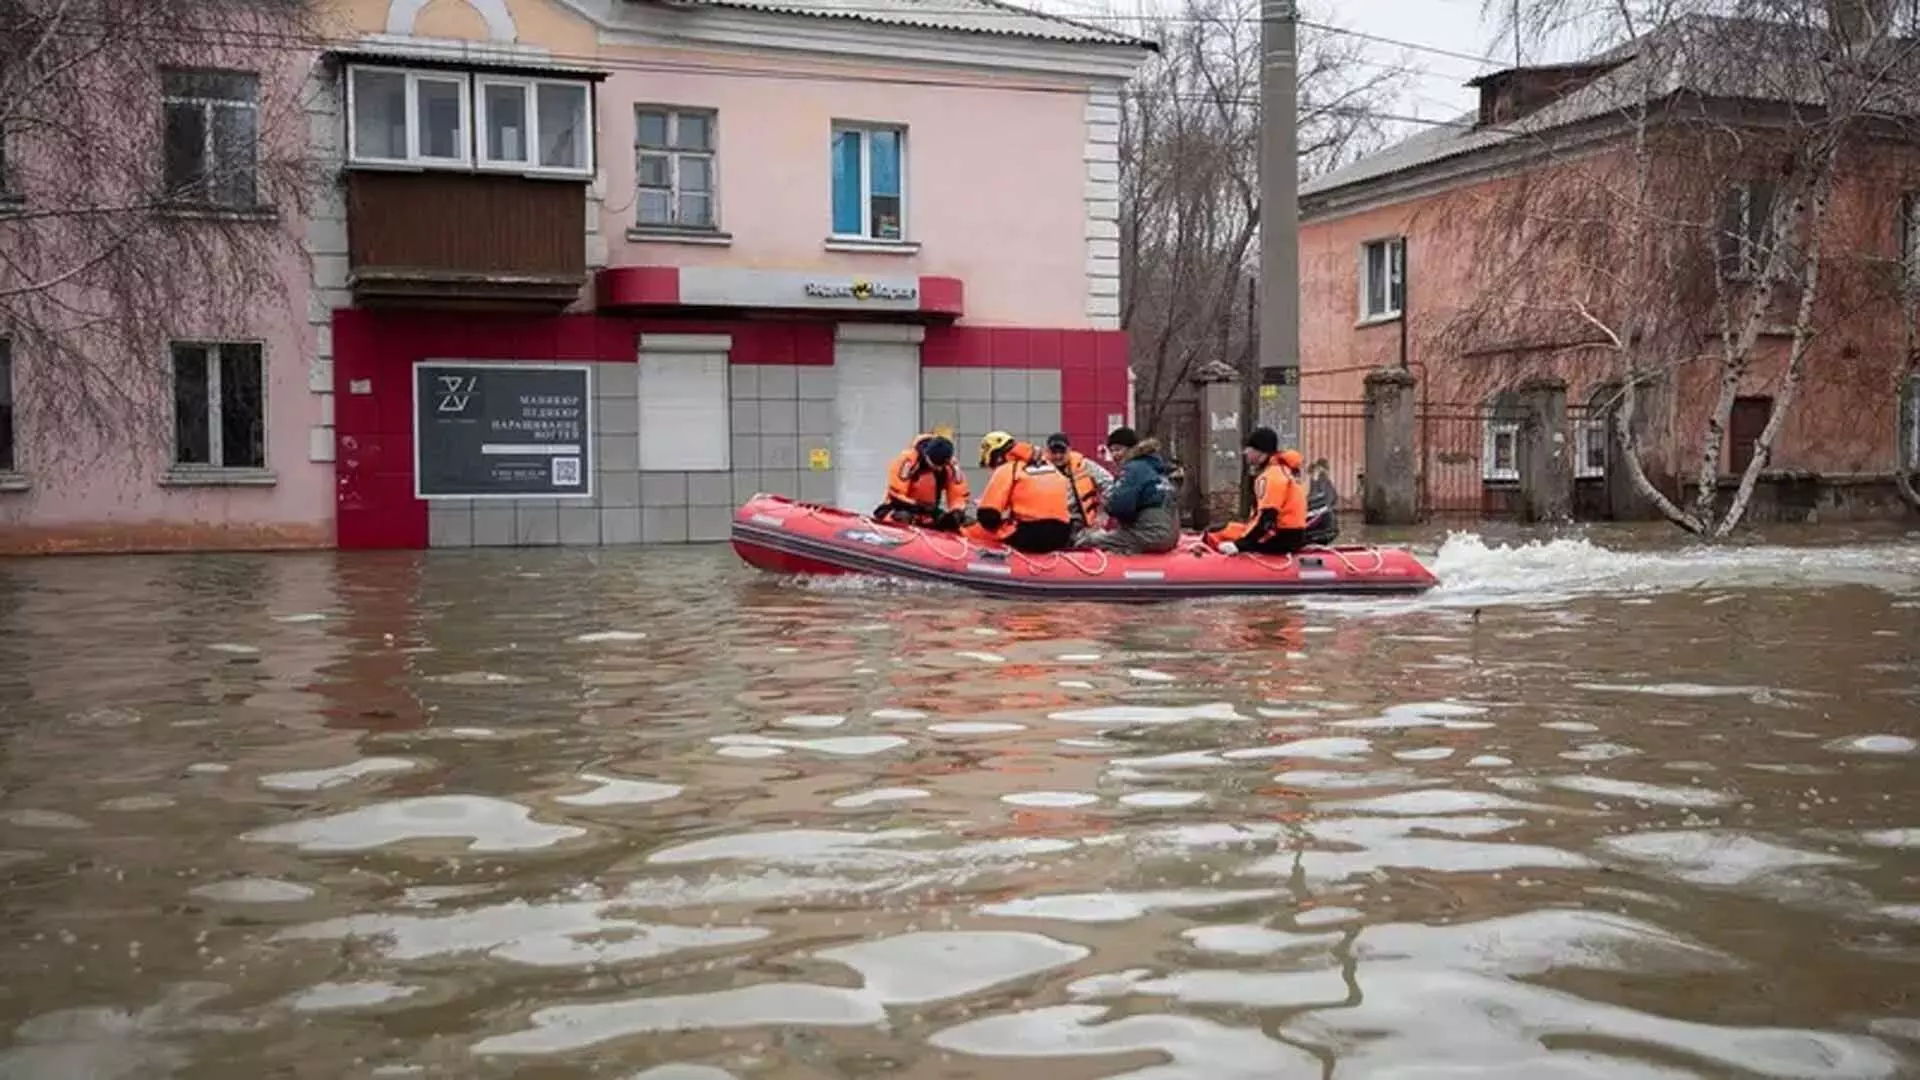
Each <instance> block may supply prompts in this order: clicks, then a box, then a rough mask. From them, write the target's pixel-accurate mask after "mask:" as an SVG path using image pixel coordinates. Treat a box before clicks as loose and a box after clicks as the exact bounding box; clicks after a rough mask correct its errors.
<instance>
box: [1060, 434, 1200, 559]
mask: <svg viewBox="0 0 1920 1080" xmlns="http://www.w3.org/2000/svg"><path fill="white" fill-rule="evenodd" d="M1107 452H1108V453H1109V454H1111V455H1112V456H1113V460H1114V461H1115V462H1117V463H1118V464H1119V466H1120V478H1119V479H1118V480H1116V481H1114V483H1113V486H1112V487H1111V488H1109V489H1107V500H1106V501H1107V515H1108V516H1109V517H1110V518H1111V519H1112V520H1113V525H1112V527H1111V528H1108V529H1103V530H1101V531H1098V532H1094V533H1089V534H1088V535H1087V536H1086V537H1084V538H1083V542H1084V544H1085V546H1087V547H1095V548H1099V549H1101V550H1102V551H1112V552H1117V553H1119V554H1122V555H1146V554H1158V553H1160V552H1165V551H1172V550H1173V549H1174V548H1175V547H1177V546H1179V544H1180V518H1179V516H1178V514H1177V513H1176V505H1175V504H1176V502H1177V499H1176V497H1175V489H1174V485H1173V477H1172V472H1173V470H1172V468H1171V467H1170V466H1168V465H1167V463H1166V461H1165V460H1164V459H1163V458H1161V456H1160V444H1159V443H1158V442H1156V441H1154V440H1153V439H1142V438H1140V436H1139V435H1138V434H1136V433H1135V432H1134V430H1133V429H1132V428H1130V427H1118V428H1114V429H1113V431H1112V432H1111V433H1109V434H1108V435H1107Z"/></svg>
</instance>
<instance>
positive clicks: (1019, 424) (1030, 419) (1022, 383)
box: [920, 367, 1060, 498]
mask: <svg viewBox="0 0 1920 1080" xmlns="http://www.w3.org/2000/svg"><path fill="white" fill-rule="evenodd" d="M920 397H921V405H920V422H921V425H922V426H921V430H922V431H931V430H933V429H934V428H936V427H940V426H942V425H945V426H948V427H951V428H953V432H954V435H953V444H954V448H955V449H956V450H957V451H958V454H959V457H960V460H961V461H963V462H965V463H966V466H967V469H966V472H967V484H968V485H969V486H970V487H972V489H973V494H974V497H975V498H978V497H979V495H980V492H981V490H982V489H983V488H984V487H985V486H986V483H987V471H986V470H985V469H982V468H979V467H978V466H977V465H976V464H975V463H976V462H978V461H979V460H980V440H981V438H983V437H984V436H985V435H986V434H987V432H989V431H1005V432H1007V433H1009V434H1011V435H1013V436H1014V437H1015V438H1018V439H1026V440H1028V441H1031V442H1038V441H1040V440H1042V439H1045V438H1046V437H1047V436H1048V435H1051V434H1053V433H1054V432H1056V431H1058V430H1060V373H1059V372H1058V371H1055V370H1040V369H1034V370H1026V369H1021V368H932V367H930V368H922V369H921V372H920Z"/></svg>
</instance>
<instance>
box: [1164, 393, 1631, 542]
mask: <svg viewBox="0 0 1920 1080" xmlns="http://www.w3.org/2000/svg"><path fill="white" fill-rule="evenodd" d="M1608 415H1609V414H1608V413H1607V412H1606V411H1605V410H1604V409H1600V408H1593V407H1589V406H1586V405H1575V404H1569V405H1568V407H1567V428H1566V431H1567V441H1568V442H1567V444H1568V446H1569V448H1570V454H1571V456H1572V459H1573V461H1572V473H1573V479H1574V483H1575V504H1576V506H1575V513H1576V514H1577V515H1578V516H1580V517H1582V518H1587V519H1593V518H1601V517H1605V516H1607V514H1608V512H1609V511H1608V494H1607V484H1606V476H1607V474H1608V471H1609V464H1610V461H1611V458H1612V457H1613V456H1614V455H1616V454H1617V451H1615V450H1614V449H1613V447H1612V439H1611V436H1610V433H1609V430H1608V428H1607V423H1608ZM1160 427H1161V429H1162V430H1163V431H1165V432H1166V436H1165V439H1166V442H1167V444H1168V449H1169V451H1170V452H1171V454H1172V456H1173V457H1174V458H1175V459H1176V460H1180V461H1182V462H1183V463H1184V464H1186V465H1187V467H1188V469H1189V476H1188V478H1189V481H1195V480H1197V479H1198V476H1197V473H1195V472H1194V471H1193V470H1194V468H1195V467H1196V466H1197V465H1198V463H1199V459H1200V458H1201V457H1203V456H1204V455H1205V453H1206V448H1205V447H1206V442H1205V440H1206V439H1207V437H1208V433H1207V430H1206V425H1205V424H1204V423H1203V422H1202V418H1201V416H1200V414H1199V410H1198V407H1197V404H1195V403H1189V402H1180V403H1177V404H1175V405H1174V406H1172V407H1169V408H1168V409H1167V410H1166V412H1165V414H1164V415H1163V416H1162V418H1161V423H1160ZM1521 427H1522V419H1521V417H1520V416H1519V415H1518V414H1517V413H1516V412H1515V411H1514V410H1512V409H1500V408H1496V407H1494V406H1493V405H1490V404H1485V403H1478V402H1475V403H1431V402H1429V403H1423V404H1421V405H1420V406H1419V407H1418V408H1417V409H1416V410H1415V414H1414V440H1415V448H1414V455H1415V468H1416V472H1417V477H1416V484H1417V492H1418V500H1419V513H1420V516H1421V518H1422V519H1425V520H1435V519H1439V520H1447V519H1463V520H1465V519H1481V518H1493V519H1498V518H1509V517H1513V516H1514V515H1515V514H1516V513H1517V512H1518V510H1519V506H1520V502H1519V499H1520V438H1521ZM1299 449H1300V452H1301V454H1302V455H1303V456H1304V457H1305V458H1306V460H1307V462H1308V463H1309V465H1310V466H1320V467H1323V468H1325V469H1326V471H1327V476H1328V479H1330V480H1331V481H1332V482H1333V486H1334V489H1335V490H1336V491H1337V492H1338V493H1339V496H1340V501H1339V506H1340V508H1341V509H1342V510H1343V511H1355V512H1357V511H1358V510H1359V508H1360V506H1361V503H1362V495H1363V492H1364V488H1365V480H1366V460H1367V406H1366V403H1365V402H1363V401H1303V402H1301V403H1300V441H1299ZM1184 495H1185V496H1186V498H1185V499H1183V503H1184V504H1185V505H1184V507H1183V509H1184V510H1185V511H1186V512H1187V513H1188V514H1189V515H1192V514H1194V513H1196V512H1197V511H1198V510H1199V509H1200V505H1201V504H1202V503H1203V502H1204V493H1203V492H1201V491H1199V490H1197V484H1194V483H1189V485H1188V490H1187V491H1186V492H1185V493H1184Z"/></svg>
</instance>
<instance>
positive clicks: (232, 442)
mask: <svg viewBox="0 0 1920 1080" xmlns="http://www.w3.org/2000/svg"><path fill="white" fill-rule="evenodd" d="M173 463H174V464H175V465H176V466H185V467H188V468H212V469H263V468H265V467H266V465H267V447H266V371H265V365H264V363H263V361H262V350H261V348H260V346H259V345H257V344H252V343H233V344H219V345H212V344H205V343H198V342H177V343H175V344H174V346H173Z"/></svg>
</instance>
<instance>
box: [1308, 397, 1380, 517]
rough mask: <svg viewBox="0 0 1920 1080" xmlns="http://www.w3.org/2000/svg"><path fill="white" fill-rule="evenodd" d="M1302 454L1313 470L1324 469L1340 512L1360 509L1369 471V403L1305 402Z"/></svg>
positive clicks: (1310, 470)
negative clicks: (1364, 478) (1362, 488)
mask: <svg viewBox="0 0 1920 1080" xmlns="http://www.w3.org/2000/svg"><path fill="white" fill-rule="evenodd" d="M1300 454H1301V456H1302V457H1305V458H1306V459H1307V463H1308V465H1309V466H1310V468H1309V470H1308V472H1309V474H1311V472H1312V467H1319V468H1324V469H1325V470H1326V471H1327V478H1328V479H1329V480H1331V481H1332V482H1333V489H1334V491H1336V492H1337V493H1338V494H1339V496H1340V500H1339V502H1338V503H1336V504H1335V505H1336V506H1337V507H1338V508H1339V509H1340V510H1354V509H1357V508H1358V507H1359V506H1360V488H1361V481H1362V479H1363V477H1364V476H1365V474H1366V469H1367V403H1366V402H1364V401H1303V402H1301V403H1300Z"/></svg>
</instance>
